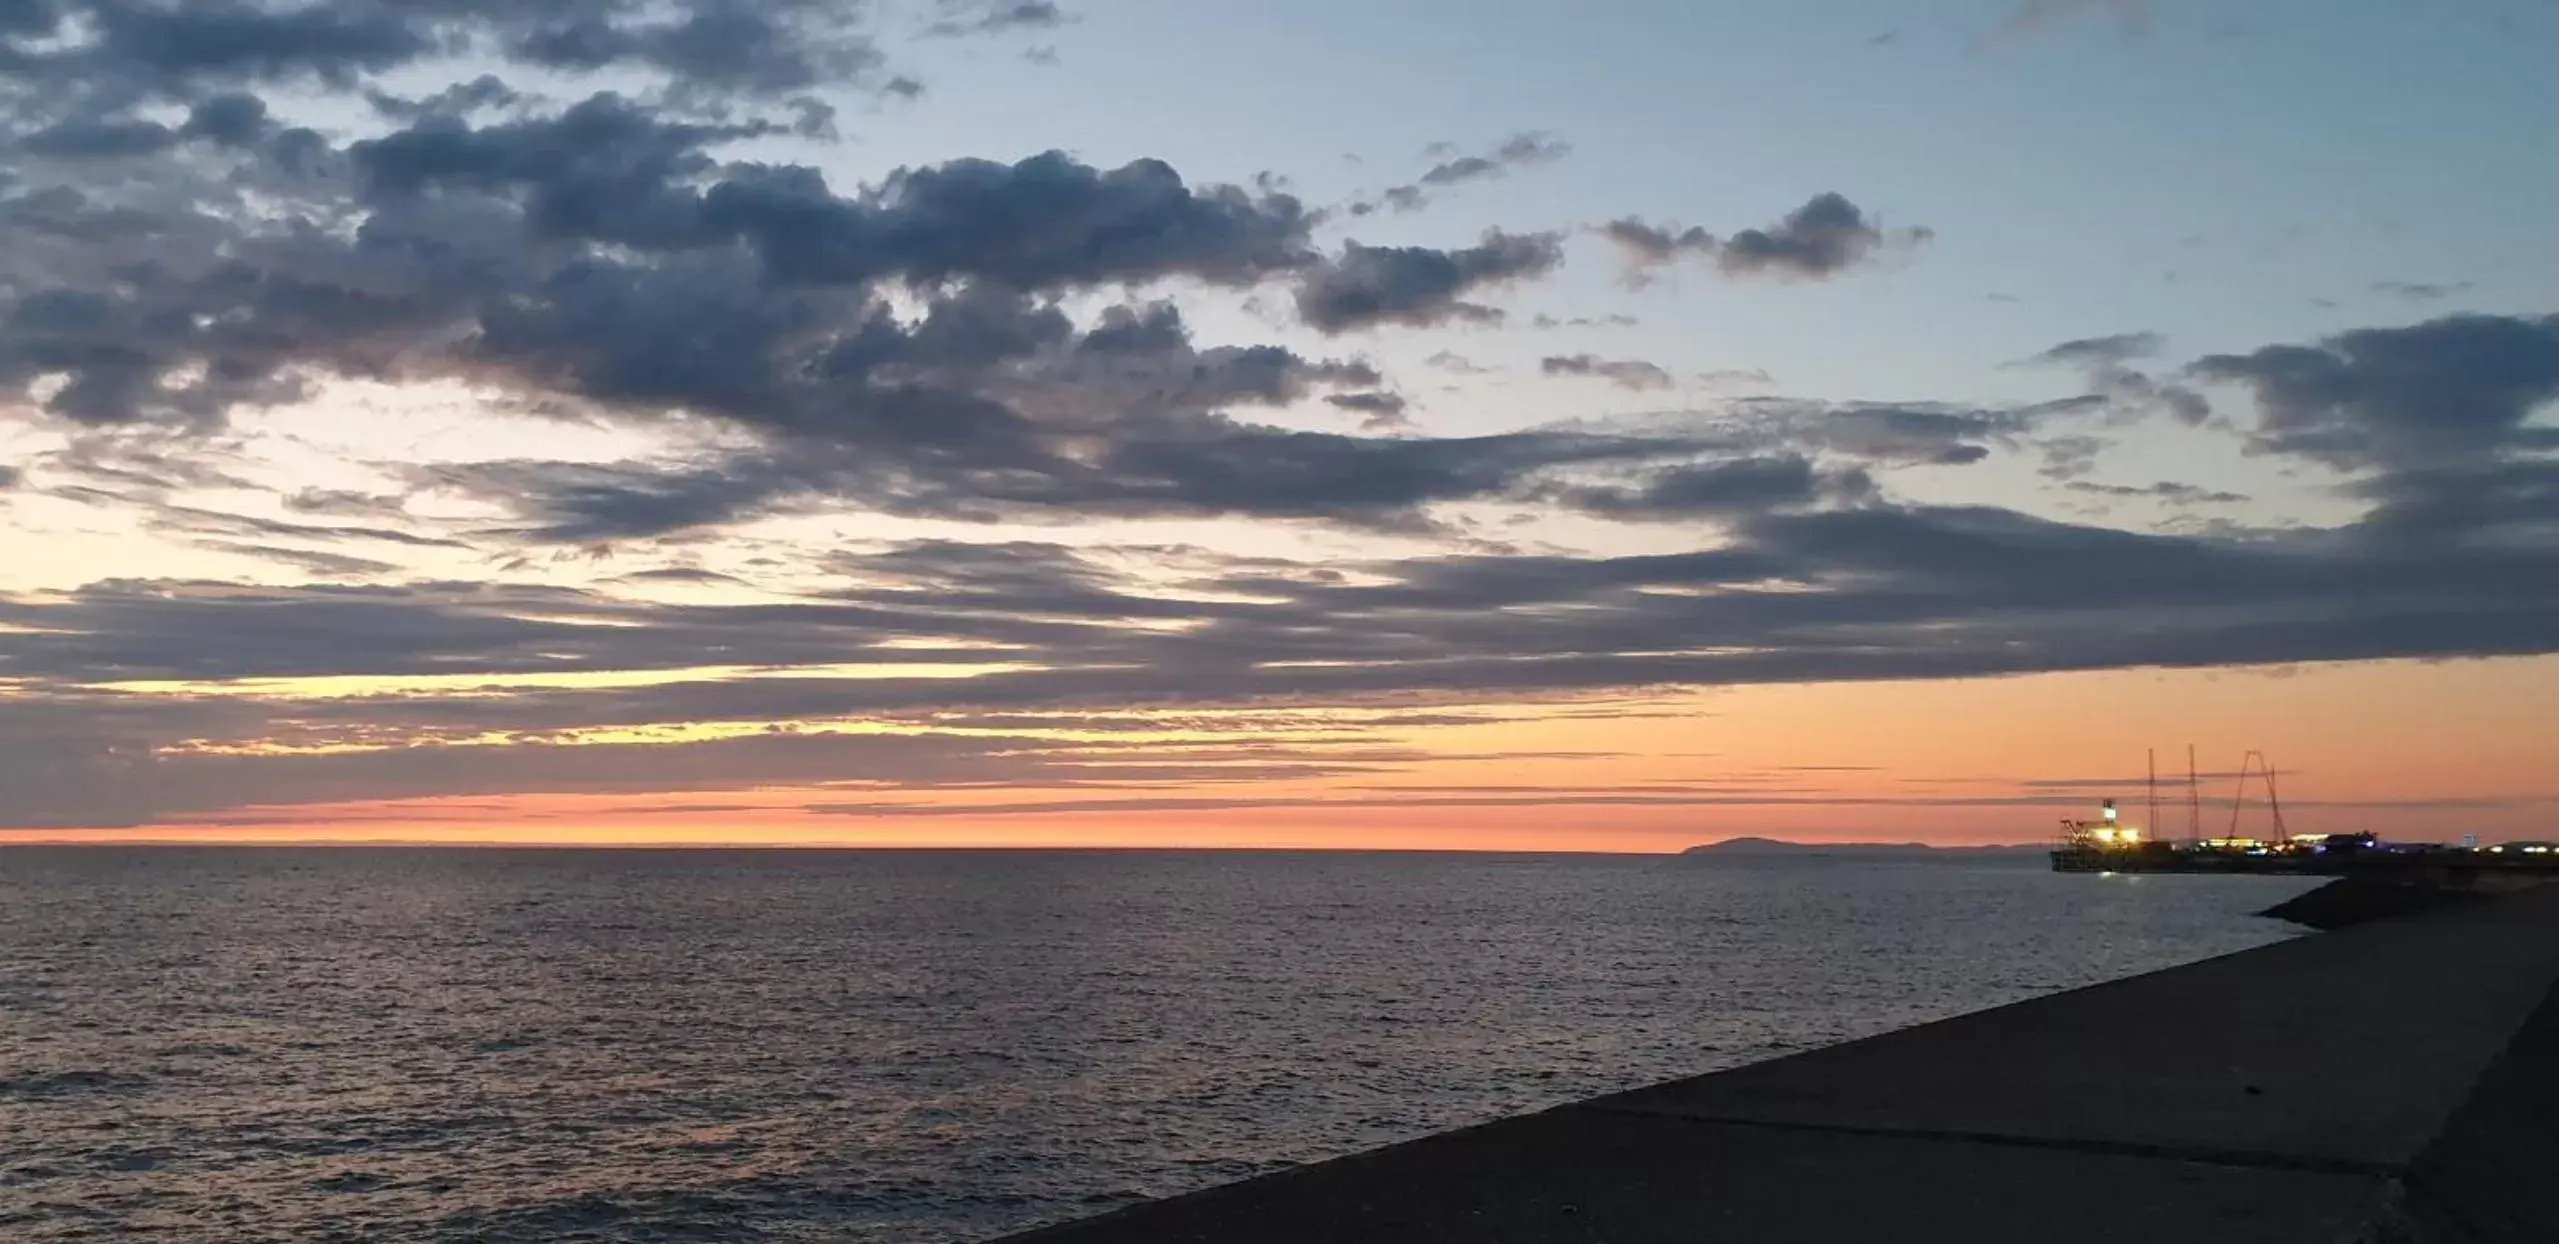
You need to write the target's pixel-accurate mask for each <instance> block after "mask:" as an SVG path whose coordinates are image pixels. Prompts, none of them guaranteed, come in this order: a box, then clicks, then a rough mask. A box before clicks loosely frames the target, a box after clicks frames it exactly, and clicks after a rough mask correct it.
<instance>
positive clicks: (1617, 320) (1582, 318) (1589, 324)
mask: <svg viewBox="0 0 2559 1244" xmlns="http://www.w3.org/2000/svg"><path fill="white" fill-rule="evenodd" d="M1642 322H1643V321H1641V320H1639V319H1637V318H1635V317H1634V316H1631V315H1626V314H1624V313H1622V312H1620V313H1611V314H1608V315H1576V316H1573V317H1571V318H1569V319H1565V318H1560V317H1557V316H1552V315H1539V316H1538V317H1537V318H1536V319H1534V320H1532V321H1530V323H1532V324H1534V325H1535V326H1536V327H1539V328H1633V327H1634V326H1636V325H1637V324H1640V323H1642Z"/></svg>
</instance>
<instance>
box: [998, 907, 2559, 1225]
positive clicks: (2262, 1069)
mask: <svg viewBox="0 0 2559 1244" xmlns="http://www.w3.org/2000/svg"><path fill="white" fill-rule="evenodd" d="M2555 983H2559V891H2550V890H2542V891H2536V892H2530V893H2521V894H2512V895H2505V896H2500V897H2496V898H2493V899H2488V900H2484V901H2480V902H2475V903H2469V904H2464V905H2462V906H2459V907H2457V908H2447V909H2443V910H2437V911H2433V912H2431V913H2428V914H2424V915H2418V916H2413V917H2410V918H2407V919H2397V920H2386V921H2380V922H2375V923H2369V924H2362V925H2358V926H2357V927H2353V928H2347V929H2342V930H2339V931H2336V932H2330V933H2322V934H2318V935H2315V936H2307V937H2302V938H2298V939H2295V940H2292V941H2289V942H2284V943H2280V944H2277V945H2273V946H2268V947H2264V948H2261V949H2258V950H2253V951H2248V952H2245V953H2242V954H2237V955H2230V956H2226V957H2223V958H2220V959H2214V960H2209V961H2206V962H2203V963H2197V964H2191V965H2188V966H2186V967H2181V968H2174V969H2170V970H2168V971H2165V972H2157V973H2152V974H2150V975H2146V976H2140V977H2135V978H2132V979H2129V980H2123V981H2116V982H2112V983H2109V984H2104V985H2098V986H2093V987H2091V988H2087V989H2079V990H2073V991H2070V992H2068V993H2062V994H2055V995H2052V996H2049V997H2044V998H2039V999H2035V1000H2033V1001H2029V1002H2023V1003H2019V1004H2016V1005H2013V1006H2007V1007H2001V1008H1997V1009H1994V1010H1989V1011H1983V1012H1978V1013H1975V1014H1972V1015H1966V1016H1960V1017H1957V1018H1954V1019H1949V1020H1945V1021H1941V1022H1939V1023H1934V1024H1928V1025H1923V1026H1921V1027H1917V1028H1910V1029H1905V1030H1903V1031H1899V1032H1893V1033H1887V1034H1885V1035H1882V1036H1878V1037H1873V1038H1869V1039H1867V1040H1863V1041H1855V1042H1850V1043H1847V1044H1843V1045H1837V1046H1832V1047H1829V1048H1827V1049H1821V1050H1815V1051H1811V1052H1808V1053H1804V1054H1799V1055H1796V1056H1793V1057H1789V1058H1783V1059H1777V1060H1774V1061H1770V1062H1764V1063H1757V1064H1753V1065H1751V1066H1747V1067H1740V1068H1736V1069H1733V1070H1730V1071H1725V1072H1720V1073H1717V1074H1714V1075H1707V1076H1700V1077H1697V1078H1694V1079H1689V1080H1681V1081H1674V1082H1672V1083H1668V1084H1662V1085H1657V1086H1654V1087H1651V1088H1645V1089H1638V1090H1635V1091H1633V1092H1628V1093H1622V1094H1618V1095H1615V1096H1611V1097H1604V1098H1599V1099H1595V1100H1591V1101H1585V1102H1578V1103H1574V1104H1572V1105H1567V1106H1562V1107H1558V1108H1556V1109H1552V1110H1548V1111H1544V1112H1542V1113H1538V1114H1532V1115H1525V1116H1520V1117H1517V1118H1510V1119H1504V1120H1500V1121H1498V1122H1493V1123H1488V1124H1485V1125H1482V1126H1480V1127H1474V1128H1468V1129H1465V1130H1462V1131H1456V1132H1449V1133H1445V1134H1441V1135H1437V1136H1431V1137H1427V1138H1424V1139H1421V1140H1417V1141H1413V1142H1410V1143H1408V1144H1403V1145H1397V1146H1394V1147H1392V1148H1388V1149H1381V1150H1377V1151H1374V1152H1370V1153H1364V1154H1358V1155H1354V1156H1351V1157H1347V1158H1342V1159H1339V1160H1336V1161H1332V1162H1325V1163H1321V1164H1317V1165H1313V1166H1308V1167H1302V1168H1299V1169H1296V1170H1292V1171H1287V1172H1283V1173H1280V1174H1277V1175H1272V1176H1268V1177H1265V1178H1261V1179H1256V1180H1251V1181H1247V1182H1245V1183H1240V1184H1235V1185H1230V1186H1228V1187H1223V1188H1215V1189H1211V1190H1208V1191H1206V1192H1201V1193H1196V1194H1193V1195H1190V1196H1184V1197H1176V1198H1172V1199H1170V1200H1165V1201H1158V1202H1153V1203H1149V1204H1145V1205H1139V1206H1134V1207H1131V1208H1128V1209H1125V1210H1121V1211H1118V1212H1115V1213H1111V1214H1107V1215H1104V1216H1102V1217H1099V1218H1094V1219H1089V1220H1086V1221H1083V1222H1077V1223H1070V1224H1066V1225H1063V1226H1059V1227H1052V1228H1049V1229H1046V1230H1043V1231H1037V1232H1032V1233H1029V1234H1027V1235H1023V1236H1018V1237H1014V1240H1015V1242H1016V1244H1137V1242H1139V1241H1148V1242H1154V1241H1218V1242H1220V1244H1264V1242H1267V1244H1281V1242H1283V1241H1285V1242H1287V1244H1305V1242H1311V1241H1341V1242H1344V1244H1352V1242H1359V1241H1459V1240H1462V1241H1486V1242H1492V1244H1503V1242H1510V1244H1545V1242H1548V1241H1575V1242H1583V1244H1601V1242H1607V1244H1649V1242H1652V1241H1664V1242H1668V1241H1681V1242H1683V1244H1689V1242H1695V1241H1734V1242H1736V1244H1793V1242H1800V1244H1862V1242H1864V1241H1875V1242H1877V1244H1883V1242H1885V1241H1890V1242H1891V1244H1908V1242H1909V1241H1914V1240H1927V1241H1936V1240H1948V1241H1965V1242H1967V1244H1999V1242H2004V1241H2017V1242H2020V1244H2028V1242H2032V1244H2046V1242H2049V1241H2073V1242H2075V1244H2114V1242H2121V1244H2135V1242H2140V1244H2152V1242H2156V1241H2162V1240H2174V1241H2177V1242H2178V1244H2221V1242H2223V1241H2229V1242H2232V1244H2310V1242H2313V1241H2318V1242H2323V1244H2324V1242H2330V1241H2335V1242H2339V1244H2348V1242H2352V1244H2450V1242H2451V1241H2456V1240H2458V1241H2464V1242H2465V1244H2491V1242H2499V1241H2516V1242H2518V1244H2521V1242H2523V1241H2534V1242H2536V1244H2546V1242H2547V1241H2550V1240H2559V1181H2552V1180H2550V1179H2548V1178H2547V1177H2546V1171H2547V1169H2548V1167H2549V1165H2550V1162H2551V1160H2552V1158H2553V1157H2554V1155H2559V1002H2554V1000H2553V990H2554V984H2555Z"/></svg>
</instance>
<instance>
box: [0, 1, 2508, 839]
mask: <svg viewBox="0 0 2559 1244" xmlns="http://www.w3.org/2000/svg"><path fill="white" fill-rule="evenodd" d="M2554 54H2559V6H2552V5H2550V4H2547V3H2542V2H2539V0H2150V2H2148V3H2144V2H2142V0H2032V2H2028V3H2022V4H2021V3H2019V0H1819V2H1807V3H1797V4H1784V5H1778V4H1766V3H1755V2H1754V3H1743V2H1741V0H1677V2H1672V0H1577V2H1575V3H1571V4H1563V3H1544V2H1535V3H1531V2H1522V3H1515V4H1502V5H1485V4H1476V3H1465V4H1461V3H1457V2H1456V0H1400V2H1398V3H1393V4H1378V3H1373V2H1372V3H1361V4H1352V3H1349V2H1347V0H1301V2H1300V3H1297V4H1292V5H1285V6H1283V5H1270V4H1247V3H1242V2H1241V0H1191V2H1187V3H1173V2H1171V0H1061V2H1060V3H1058V4H1051V3H1047V2H1046V0H942V2H938V3H937V2H935V0H906V2H905V3H898V4H890V3H869V2H860V0H316V2H314V0H223V2H222V3H212V2H209V0H186V2H184V3H180V2H178V0H32V2H31V3H17V4H0V841H49V840H65V839H69V840H81V841H126V840H149V841H171V840H176V841H237V840H292V841H373V840H398V841H470V842H577V843H606V842H648V843H756V844H768V843H792V844H854V845H859V844H882V845H1149V846H1153V845H1165V846H1183V845H1189V846H1313V847H1431V848H1442V847H1447V848H1497V849H1575V850H1633V851H1658V850H1677V849H1679V848H1681V847H1685V846H1687V845H1690V844H1693V843H1698V842H1704V841H1711V840H1714V839H1719V838H1724V837H1729V836H1734V835H1742V834H1766V835H1772V836H1785V837H1793V838H1805V839H1823V838H1828V839H1858V840H1872V839H1892V840H1907V839H1927V840H1932V841H1938V842H1945V843H1958V842H1967V843H1969V842H2026V841H2037V840H2040V839H2043V838H2045V837H2046V836H2047V835H2048V834H2049V831H2050V827H2051V825H2052V823H2053V822H2054V820H2055V818H2057V817H2059V816H2062V815H2065V814H2070V813H2075V812H2077V811H2079V810H2080V809H2082V808H2085V807H2090V806H2093V803H2094V801H2095V800H2096V799H2097V798H2099V797H2101V796H2106V795H2112V796H2114V797H2116V798H2117V799H2119V800H2120V801H2122V802H2123V803H2124V805H2125V806H2126V808H2127V809H2128V810H2129V814H2130V815H2131V817H2132V819H2135V820H2145V819H2147V818H2148V810H2147V808H2146V806H2145V805H2144V800H2145V799H2146V798H2147V791H2146V788H2145V785H2144V783H2145V769H2144V765H2145V757H2146V754H2147V753H2148V752H2149V751H2150V750H2151V749H2156V752H2157V756H2158V760H2159V767H2160V769H2161V771H2162V774H2163V793H2162V799H2163V801H2165V802H2166V803H2168V804H2169V805H2170V806H2171V808H2173V812H2167V813H2164V814H2163V816H2162V818H2161V819H2162V820H2163V821H2164V822H2166V825H2165V826H2164V828H2167V829H2171V830H2175V831H2178V832H2182V831H2183V829H2184V827H2185V825H2186V817H2187V814H2186V811H2185V807H2186V805H2185V791H2184V776H2185V773H2186V766H2187V760H2186V756H2187V752H2186V749H2187V746H2188V745H2189V744H2190V743H2191V744H2192V745H2194V747H2195V748H2196V755H2197V758H2198V767H2199V768H2200V769H2201V770H2202V771H2203V777H2204V780H2203V784H2202V785H2203V791H2202V804H2203V807H2202V814H2201V819H2202V821H2203V822H2204V824H2205V827H2206V828H2207V829H2211V830H2214V831H2220V830H2222V829H2224V828H2226V827H2227V826H2228V825H2229V824H2230V818H2231V814H2232V811H2231V807H2230V799H2231V794H2232V788H2233V784H2234V780H2235V771H2236V769H2237V768H2238V765H2239V762H2240V759H2241V756H2242V754H2243V753H2244V752H2246V751H2247V750H2249V749H2252V748H2253V749H2262V750H2263V751H2265V752H2266V753H2267V754H2268V755H2269V756H2270V757H2271V758H2272V760H2273V762H2274V764H2275V766H2276V767H2277V769H2278V770H2279V777H2280V782H2281V792H2282V795H2283V796H2284V808H2285V813H2286V816H2287V819H2288V821H2289V822H2290V823H2291V825H2292V827H2293V828H2294V829H2296V830H2317V831H2337V830H2355V829H2373V830H2378V831H2381V832H2382V833H2384V834H2386V835H2394V836H2400V837H2406V838H2417V839H2430V840H2450V839H2453V838H2456V837H2458V836H2459V835H2462V834H2471V833H2475V834H2478V835H2480V836H2481V837H2483V838H2486V839H2490V840H2496V839H2505V838H2513V837H2559V750H2554V744H2553V743H2552V742H2551V740H2552V739H2554V738H2559V407H2554V399H2559V238H2554V236H2553V229H2554V225H2555V224H2559V215H2554V212H2553V210H2552V204H2554V203H2559V159H2553V158H2551V154H2550V148H2551V137H2550V135H2551V130H2552V125H2553V122H2554V119H2559V98H2554V95H2553V89H2552V87H2551V86H2550V85H2549V72H2550V71H2549V66H2550V64H2551V62H2552V60H2553V57H2554ZM2265 826H2266V821H2265V813H2264V811H2263V810H2262V808H2259V809H2254V810H2248V811H2245V812H2244V814H2243V817H2242V828H2243V830H2245V831H2255V832H2262V831H2263V830H2264V829H2265Z"/></svg>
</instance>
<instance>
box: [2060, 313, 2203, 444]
mask: <svg viewBox="0 0 2559 1244" xmlns="http://www.w3.org/2000/svg"><path fill="white" fill-rule="evenodd" d="M2166 345H2167V341H2166V339H2165V338H2163V337H2161V336H2160V335H2159V334H2157V333H2119V334H2116V335H2114V336H2110V337H2083V338H2079V339H2077V340H2074V341H2065V342H2062V343H2061V344H2060V345H2057V346H2054V347H2052V348H2051V349H2049V350H2045V351H2044V352H2042V353H2040V354H2037V355H2035V356H2034V357H2032V358H2028V359H2025V360H2022V362H2021V364H2020V365H2023V366H2039V365H2040V366H2060V367H2070V368H2075V369H2077V370H2078V371H2080V372H2081V374H2083V375H2084V376H2086V377H2087V380H2088V387H2089V389H2090V390H2091V393H2092V395H2093V396H2095V397H2098V398H2102V399H2104V400H2105V401H2106V402H2107V403H2109V404H2110V405H2111V406H2112V407H2113V408H2114V409H2115V410H2116V411H2117V412H2119V413H2121V414H2124V415H2130V416H2138V415H2143V414H2148V413H2151V412H2154V411H2155V412H2163V413H2165V414H2167V415H2168V416H2169V417H2171V418H2173V419H2175V420H2177V421H2178V422H2179V423H2183V424H2185V425H2187V426H2189V427H2194V426H2197V425H2200V424H2202V423H2203V422H2205V421H2206V420H2208V419H2210V418H2211V417H2212V405H2211V403H2209V402H2207V401H2206V400H2205V399H2204V396H2203V395H2202V394H2201V393H2198V392H2196V391H2195V390H2193V389H2191V388H2189V387H2187V386H2185V385H2182V384H2177V383H2174V382H2171V381H2163V380H2160V379H2158V378H2157V377H2155V376H2152V375H2151V374H2149V373H2148V372H2145V371H2142V370H2141V369H2139V368H2136V367H2134V366H2132V362H2133V361H2134V360H2136V359H2144V358H2150V357H2152V356H2155V355H2157V354H2158V353H2159V352H2160V351H2161V350H2162V349H2163V348H2165V346H2166Z"/></svg>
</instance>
